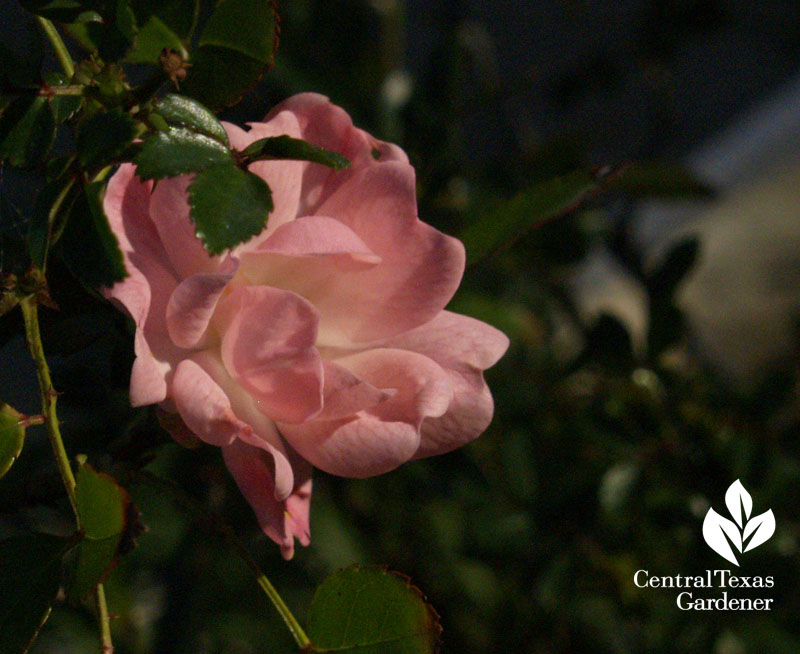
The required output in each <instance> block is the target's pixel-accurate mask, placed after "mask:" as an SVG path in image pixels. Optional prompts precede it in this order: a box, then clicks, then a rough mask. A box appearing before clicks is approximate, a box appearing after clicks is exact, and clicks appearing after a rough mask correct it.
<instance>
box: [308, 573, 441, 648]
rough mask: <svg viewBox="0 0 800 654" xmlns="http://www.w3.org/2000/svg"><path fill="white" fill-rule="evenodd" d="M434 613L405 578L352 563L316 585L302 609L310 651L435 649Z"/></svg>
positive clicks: (437, 628) (436, 618)
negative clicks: (309, 602) (305, 607)
mask: <svg viewBox="0 0 800 654" xmlns="http://www.w3.org/2000/svg"><path fill="white" fill-rule="evenodd" d="M440 633H441V627H440V626H439V616H438V615H437V614H436V611H434V610H433V608H432V607H431V606H430V605H429V604H428V603H427V602H426V601H425V598H424V597H423V596H422V594H421V593H420V591H419V590H418V589H417V588H415V587H414V586H412V585H411V583H410V582H409V580H408V579H407V578H405V577H402V576H400V575H398V574H395V573H392V572H388V571H387V570H385V569H383V568H377V567H360V566H353V567H350V568H346V569H344V570H340V571H339V572H336V573H334V574H332V575H331V576H330V577H328V578H327V579H326V580H325V581H324V582H322V584H321V585H320V586H319V587H318V588H317V591H316V593H315V594H314V599H313V600H312V602H311V608H310V609H309V612H308V636H309V638H310V639H311V642H312V643H313V650H312V651H315V652H352V653H354V654H355V653H356V652H358V654H427V653H429V652H435V651H437V649H438V643H439V635H440Z"/></svg>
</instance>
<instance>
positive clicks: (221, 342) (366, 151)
mask: <svg viewBox="0 0 800 654" xmlns="http://www.w3.org/2000/svg"><path fill="white" fill-rule="evenodd" d="M225 129H226V130H227V132H228V136H229V138H230V141H231V144H232V146H233V147H234V148H236V149H238V150H242V149H244V148H245V147H246V146H247V145H249V144H250V143H252V142H253V141H255V140H257V139H260V138H264V137H267V136H279V135H282V134H288V135H289V136H292V137H296V138H302V139H305V140H307V141H308V142H310V143H312V144H314V145H317V146H321V147H323V148H327V149H329V150H333V151H335V152H339V153H341V154H342V155H344V156H345V157H347V158H348V159H349V160H350V162H351V165H350V167H349V168H348V169H346V170H343V171H338V172H336V171H333V170H331V169H330V168H326V167H324V166H321V165H319V164H312V163H308V162H301V161H261V162H256V163H253V164H251V165H250V168H249V169H250V171H252V172H253V173H255V174H256V175H259V176H260V177H262V178H263V179H264V180H266V182H267V183H268V184H269V186H270V188H271V189H272V194H273V201H274V205H275V210H274V211H273V212H272V213H271V214H270V215H269V220H268V223H267V226H266V229H264V231H263V232H261V233H260V234H259V235H258V236H256V237H254V238H252V239H251V240H250V241H248V242H247V243H244V244H242V245H239V246H238V247H236V248H234V249H232V250H230V251H229V252H226V253H224V254H223V255H221V256H210V255H209V254H208V253H207V252H206V251H205V249H204V248H203V246H202V245H201V242H200V240H199V239H198V238H197V236H196V235H195V230H194V226H193V224H192V222H191V220H190V218H189V205H188V202H187V187H188V185H189V183H190V181H191V177H189V176H183V177H177V178H174V179H165V180H161V181H159V182H158V183H157V184H155V185H154V184H153V183H152V182H144V183H143V182H141V181H140V180H139V179H138V178H137V177H136V169H135V167H134V166H132V165H130V164H125V165H123V166H121V167H120V168H119V170H118V171H117V172H116V174H115V175H114V176H113V177H112V178H111V180H110V181H109V184H108V190H107V192H106V196H105V211H106V214H107V215H108V218H109V222H110V224H111V227H112V229H113V230H114V232H115V233H116V235H117V238H118V239H119V243H120V247H121V249H122V252H123V254H124V257H125V264H126V266H127V269H128V272H129V276H128V277H127V278H126V279H125V280H124V281H122V282H119V283H117V284H116V285H115V286H113V287H112V288H110V289H105V294H106V296H107V297H108V298H110V299H112V300H114V301H115V302H117V303H119V304H121V305H122V306H123V307H124V308H125V309H126V310H127V312H128V313H129V314H130V315H131V316H132V318H133V320H134V321H135V323H136V337H135V352H136V359H135V361H134V364H133V369H132V372H131V389H130V394H131V402H132V404H133V405H134V406H141V405H146V404H155V403H157V404H159V405H160V407H161V408H162V409H164V410H166V411H167V412H168V413H169V414H172V415H171V419H168V420H165V421H164V424H165V426H167V428H168V429H169V430H170V432H171V433H172V434H173V436H174V437H175V439H176V440H178V441H179V442H182V443H184V444H188V443H189V442H191V441H193V440H195V441H196V439H195V437H196V438H199V439H200V440H202V441H205V442H207V443H211V444H212V445H217V446H219V447H221V448H222V453H223V457H224V460H225V464H226V465H227V467H228V469H229V470H230V472H231V474H232V475H233V477H234V479H235V480H236V482H237V484H238V486H239V488H240V489H241V492H242V493H243V494H244V496H245V498H246V499H247V501H248V502H249V503H250V505H251V506H252V508H253V510H254V511H255V514H256V517H257V519H258V522H259V524H260V525H261V528H262V529H263V530H264V531H265V532H266V533H267V535H268V536H269V537H270V538H272V539H273V540H274V541H275V542H276V543H278V544H279V545H280V547H281V551H282V553H283V555H284V557H286V558H291V556H292V554H293V552H294V540H295V538H296V539H297V540H298V541H299V542H300V543H301V544H303V545H307V544H308V543H309V537H310V535H309V504H310V499H311V471H312V466H316V467H317V468H320V469H321V470H324V471H326V472H329V473H331V474H334V475H340V476H344V477H369V476H371V475H378V474H381V473H383V472H387V471H389V470H392V469H394V468H396V467H397V466H399V465H400V464H402V463H404V462H406V461H409V460H412V459H419V458H422V457H427V456H431V455H434V454H442V453H444V452H448V451H450V450H453V449H455V448H457V447H460V446H462V445H464V444H465V443H467V442H469V441H471V440H472V439H474V438H476V437H477V436H478V435H479V434H480V433H481V432H482V431H483V430H484V429H486V427H487V426H488V424H489V422H490V420H491V417H492V411H493V403H492V396H491V394H490V393H489V389H488V388H487V386H486V384H485V382H484V380H483V374H482V371H483V370H485V369H486V368H488V367H489V366H491V365H493V364H494V363H495V362H496V361H497V360H498V359H499V358H500V357H501V356H502V354H503V353H504V352H505V350H506V348H507V347H508V339H507V338H506V336H505V335H503V334H502V333H501V332H499V331H498V330H496V329H494V328H493V327H490V326H489V325H486V324H484V323H482V322H480V321H478V320H474V319H472V318H468V317H466V316H461V315H458V314H455V313H451V312H449V311H444V306H445V305H446V304H447V303H448V301H449V300H450V298H451V297H452V296H453V293H454V292H455V291H456V288H457V287H458V284H459V282H460V280H461V276H462V274H463V272H464V248H463V246H462V244H461V243H460V242H459V241H458V240H456V239H454V238H452V237H450V236H447V235H445V234H442V233H441V232H439V231H437V230H435V229H434V228H433V227H431V226H429V225H427V224H425V223H423V222H421V221H420V220H419V218H418V217H417V204H416V195H415V178H414V169H413V168H412V167H411V165H410V164H409V163H408V158H407V157H406V155H405V153H404V152H403V151H402V150H401V149H400V148H398V147H397V146H395V145H392V144H389V143H383V142H381V141H378V140H376V139H375V138H373V137H372V136H370V135H369V134H367V133H366V132H364V131H362V130H360V129H357V128H355V127H354V126H353V123H352V121H351V120H350V118H349V117H348V115H347V114H346V113H345V112H344V111H343V110H342V109H341V108H339V107H337V106H334V105H333V104H331V103H330V102H329V101H328V99H327V98H325V97H322V96H319V95H314V94H303V95H297V96H294V97H292V98H290V99H288V100H287V101H285V102H283V103H282V104H280V105H278V106H277V107H275V109H273V111H272V112H270V114H269V115H268V116H267V117H266V119H265V120H264V122H262V123H252V124H250V129H249V131H244V130H243V129H241V128H239V127H237V126H235V125H225ZM174 414H177V415H174ZM178 416H179V417H180V419H178Z"/></svg>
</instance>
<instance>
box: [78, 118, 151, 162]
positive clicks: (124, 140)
mask: <svg viewBox="0 0 800 654" xmlns="http://www.w3.org/2000/svg"><path fill="white" fill-rule="evenodd" d="M135 134H136V124H135V122H134V120H133V118H132V117H131V116H130V114H128V113H125V112H124V111H122V110H121V109H112V110H111V111H108V112H100V113H96V114H94V115H92V116H89V117H88V118H87V119H86V120H85V121H83V122H82V123H81V124H80V126H79V128H78V135H77V139H76V148H77V151H78V159H79V160H80V162H81V164H82V165H83V166H87V167H88V166H92V165H97V164H102V163H106V162H109V161H113V160H114V159H116V158H117V157H119V155H121V154H122V153H123V152H124V151H125V149H126V148H127V147H128V145H130V143H131V141H133V137H134V135H135Z"/></svg>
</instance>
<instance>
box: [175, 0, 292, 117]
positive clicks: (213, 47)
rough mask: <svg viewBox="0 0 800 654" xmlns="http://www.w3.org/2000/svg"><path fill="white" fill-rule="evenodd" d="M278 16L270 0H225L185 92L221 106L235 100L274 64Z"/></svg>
mask: <svg viewBox="0 0 800 654" xmlns="http://www.w3.org/2000/svg"><path fill="white" fill-rule="evenodd" d="M276 44H277V16H276V14H275V9H274V7H273V5H272V3H271V2H268V1H267V0H222V2H220V3H219V4H218V5H217V7H216V9H215V10H214V13H212V14H211V17H210V18H209V20H208V22H207V23H206V26H205V29H204V30H203V34H202V35H201V37H200V41H199V47H198V49H197V52H196V56H195V58H194V60H193V67H192V68H190V69H189V75H188V77H187V78H186V83H185V86H184V92H185V93H186V94H187V95H191V96H192V97H194V98H197V99H198V100H200V101H201V102H202V103H203V104H205V105H207V106H209V107H211V108H212V109H218V108H220V107H223V106H227V105H231V104H233V103H235V102H236V101H237V100H238V99H239V98H240V97H241V96H242V94H244V93H245V91H247V90H248V89H250V88H251V87H252V86H253V85H254V84H255V83H256V82H257V81H258V80H259V78H260V77H261V75H262V74H263V73H264V71H265V70H266V69H267V68H268V67H270V66H272V63H273V61H274V55H275V47H276Z"/></svg>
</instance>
